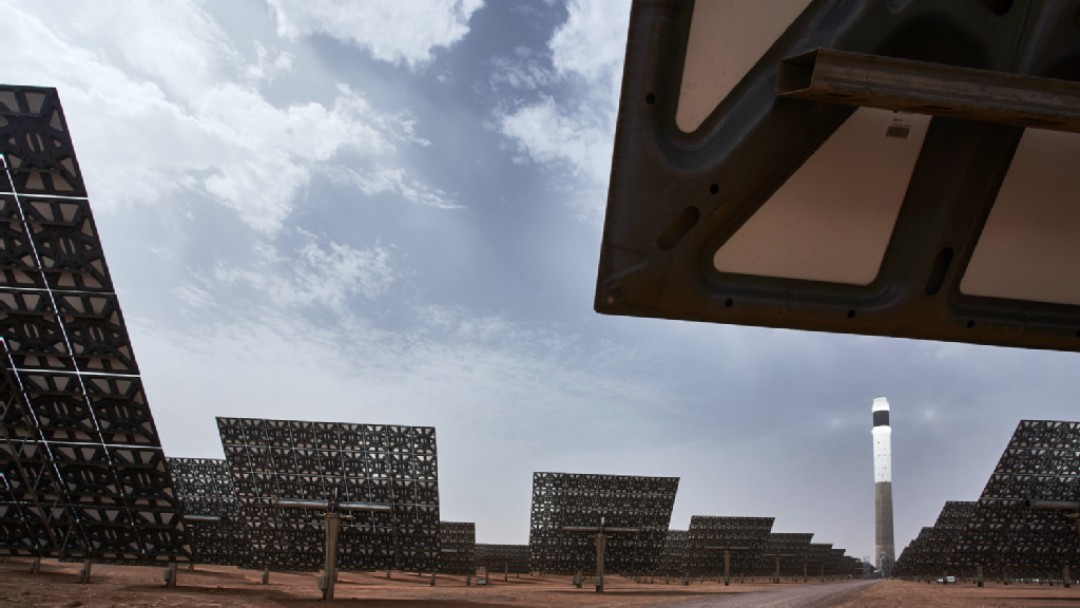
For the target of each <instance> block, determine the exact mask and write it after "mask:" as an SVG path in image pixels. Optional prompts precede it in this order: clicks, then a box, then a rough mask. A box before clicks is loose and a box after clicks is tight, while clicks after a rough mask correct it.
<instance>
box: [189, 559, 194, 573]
mask: <svg viewBox="0 0 1080 608" xmlns="http://www.w3.org/2000/svg"><path fill="white" fill-rule="evenodd" d="M187 569H188V572H194V571H195V560H191V561H190V562H188V564H187Z"/></svg>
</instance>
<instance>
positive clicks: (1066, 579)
mask: <svg viewBox="0 0 1080 608" xmlns="http://www.w3.org/2000/svg"><path fill="white" fill-rule="evenodd" d="M1061 582H1062V583H1063V584H1064V585H1065V588H1066V589H1069V588H1071V587H1072V577H1071V576H1069V564H1065V566H1064V567H1063V568H1062V569H1061Z"/></svg>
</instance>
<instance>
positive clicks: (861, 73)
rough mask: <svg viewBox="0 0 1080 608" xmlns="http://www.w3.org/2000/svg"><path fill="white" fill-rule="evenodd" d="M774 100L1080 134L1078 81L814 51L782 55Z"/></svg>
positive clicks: (833, 51) (846, 53) (830, 50)
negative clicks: (878, 110) (868, 108)
mask: <svg viewBox="0 0 1080 608" xmlns="http://www.w3.org/2000/svg"><path fill="white" fill-rule="evenodd" d="M775 92H776V95H777V96H778V97H785V98H792V99H805V100H809V101H817V102H822V103H831V104H840V105H849V106H864V107H871V108H883V109H886V110H899V111H904V112H913V113H916V114H930V115H933V116H950V117H954V118H963V119H966V120H972V121H979V122H989V123H996V124H1004V125H1012V126H1018V127H1035V128H1040V129H1051V130H1055V131H1070V132H1073V133H1080V83H1077V82H1071V81H1068V80H1058V79H1053V78H1041V77H1036V76H1025V75H1022V74H1012V73H1009V72H996V71H992V70H979V69H974V68H965V67H960V66H954V65H946V64H940V63H931V62H926V61H912V60H909V59H895V58H892V57H881V56H878V55H865V54H862V53H850V52H845V51H837V50H833V49H817V50H814V51H811V52H809V53H804V54H801V55H795V56H793V57H788V58H787V59H784V60H782V61H781V62H780V66H779V69H778V70H777V74H776V87H775Z"/></svg>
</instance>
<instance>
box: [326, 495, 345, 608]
mask: <svg viewBox="0 0 1080 608" xmlns="http://www.w3.org/2000/svg"><path fill="white" fill-rule="evenodd" d="M323 519H324V521H325V522H326V523H325V525H326V562H325V566H324V570H325V574H324V576H325V582H324V584H323V590H322V591H323V599H324V600H332V599H334V586H335V585H336V584H337V548H338V533H339V532H340V531H341V514H340V513H335V512H333V511H328V512H327V513H326V515H325V516H324V518H323Z"/></svg>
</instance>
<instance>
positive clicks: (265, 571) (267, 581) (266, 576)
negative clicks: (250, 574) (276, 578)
mask: <svg viewBox="0 0 1080 608" xmlns="http://www.w3.org/2000/svg"><path fill="white" fill-rule="evenodd" d="M259 582H260V583H261V584H263V585H269V584H270V566H267V567H265V568H263V573H262V578H261V579H260V580H259Z"/></svg>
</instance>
